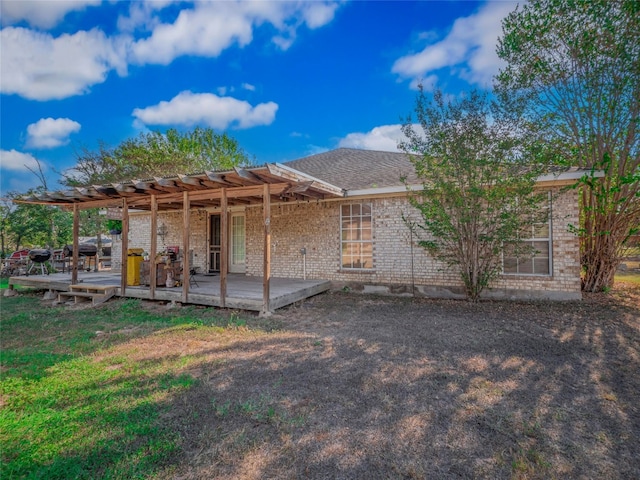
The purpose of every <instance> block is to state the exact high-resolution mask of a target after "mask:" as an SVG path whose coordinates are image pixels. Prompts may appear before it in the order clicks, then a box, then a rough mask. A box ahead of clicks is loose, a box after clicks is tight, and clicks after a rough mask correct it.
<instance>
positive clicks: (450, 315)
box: [0, 282, 640, 479]
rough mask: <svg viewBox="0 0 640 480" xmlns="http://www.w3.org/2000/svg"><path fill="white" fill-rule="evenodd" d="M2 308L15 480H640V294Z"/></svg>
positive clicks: (10, 473) (10, 466)
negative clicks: (276, 305) (547, 299)
mask: <svg viewBox="0 0 640 480" xmlns="http://www.w3.org/2000/svg"><path fill="white" fill-rule="evenodd" d="M0 312H1V316H0V328H1V335H2V337H1V339H2V353H1V374H2V377H1V381H0V394H1V398H0V444H1V445H2V451H1V457H0V458H1V462H2V465H1V472H2V478H3V479H10V478H34V479H35V478H47V479H71V478H87V479H96V478H118V479H129V478H221V479H238V478H239V479H261V478H371V479H375V478H522V479H527V478H640V443H639V442H638V438H639V436H640V410H639V406H638V405H639V404H638V392H639V391H640V378H639V377H640V374H639V373H638V372H640V287H639V286H638V285H637V284H635V285H634V284H633V283H629V282H624V283H621V286H619V287H616V288H615V289H614V291H613V292H611V293H610V294H607V295H605V294H598V295H589V296H587V297H586V298H585V300H584V301H583V302H570V303H560V304H558V303H509V302H483V303H481V304H479V305H471V304H468V303H466V302H458V301H446V300H443V301H437V300H424V299H423V300H420V299H407V298H393V299H391V298H380V297H375V296H359V295H349V294H342V293H330V294H325V295H320V296H318V297H314V298H313V299H311V300H309V301H306V302H304V303H302V304H300V305H296V306H293V307H291V308H288V309H285V310H283V311H280V312H278V314H276V315H274V316H273V317H271V318H270V319H258V318H257V317H255V316H252V315H249V314H247V315H244V314H237V313H234V312H229V311H220V310H215V309H206V308H195V307H183V308H179V309H172V310H168V309H166V308H165V307H163V306H160V305H159V304H151V303H149V302H140V301H137V300H112V301H110V302H108V303H106V304H105V305H102V306H100V307H97V308H89V309H82V310H80V309H75V308H69V307H52V306H50V304H46V303H43V302H41V300H40V296H36V295H35V294H29V293H23V294H21V295H20V296H17V297H10V298H1V299H0Z"/></svg>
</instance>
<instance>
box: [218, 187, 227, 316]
mask: <svg viewBox="0 0 640 480" xmlns="http://www.w3.org/2000/svg"><path fill="white" fill-rule="evenodd" d="M221 193H222V197H221V198H220V306H221V307H222V308H226V306H227V264H228V259H229V251H228V247H227V243H228V229H229V222H228V215H229V213H228V212H227V189H226V188H222V192H221Z"/></svg>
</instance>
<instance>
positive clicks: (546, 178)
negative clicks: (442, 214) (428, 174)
mask: <svg viewBox="0 0 640 480" xmlns="http://www.w3.org/2000/svg"><path fill="white" fill-rule="evenodd" d="M589 173H590V171H589V170H573V171H570V172H562V173H557V174H556V173H550V174H547V175H541V176H539V177H538V178H537V179H536V183H555V182H557V183H567V182H570V181H576V180H579V179H581V178H582V177H584V176H585V175H587V174H589ZM593 176H594V177H597V178H600V177H604V172H602V171H600V170H598V171H596V172H594V173H593ZM419 190H422V184H418V185H408V186H405V185H394V186H391V187H378V188H364V189H362V190H347V193H346V194H345V197H360V196H367V195H391V194H394V193H406V192H407V191H412V192H416V191H419Z"/></svg>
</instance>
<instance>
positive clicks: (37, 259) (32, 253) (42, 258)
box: [29, 248, 51, 263]
mask: <svg viewBox="0 0 640 480" xmlns="http://www.w3.org/2000/svg"><path fill="white" fill-rule="evenodd" d="M50 258H51V250H47V249H44V248H36V249H33V250H29V260H31V261H32V262H34V263H44V262H46V261H47V260H49V259H50Z"/></svg>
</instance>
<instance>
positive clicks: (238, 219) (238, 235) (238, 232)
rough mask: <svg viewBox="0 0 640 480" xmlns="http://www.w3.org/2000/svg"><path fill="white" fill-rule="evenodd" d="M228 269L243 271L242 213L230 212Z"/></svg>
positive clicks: (243, 233)
mask: <svg viewBox="0 0 640 480" xmlns="http://www.w3.org/2000/svg"><path fill="white" fill-rule="evenodd" d="M230 230H231V231H230V235H229V236H230V247H231V248H229V271H230V272H231V273H244V272H245V269H244V261H245V217H244V213H232V214H231V222H230Z"/></svg>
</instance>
